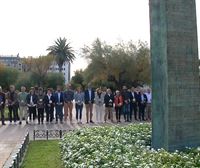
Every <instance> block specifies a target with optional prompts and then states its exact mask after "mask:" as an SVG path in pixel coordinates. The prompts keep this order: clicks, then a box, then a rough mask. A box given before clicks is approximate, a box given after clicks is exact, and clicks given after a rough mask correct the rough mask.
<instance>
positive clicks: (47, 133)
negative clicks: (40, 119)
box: [33, 130, 73, 141]
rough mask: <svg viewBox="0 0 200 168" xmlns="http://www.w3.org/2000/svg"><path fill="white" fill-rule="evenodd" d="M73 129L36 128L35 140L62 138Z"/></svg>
mask: <svg viewBox="0 0 200 168" xmlns="http://www.w3.org/2000/svg"><path fill="white" fill-rule="evenodd" d="M70 131H73V130H34V131H33V140H34V141H35V140H39V139H40V140H44V139H46V140H49V139H61V138H62V137H63V136H64V134H66V133H67V132H70Z"/></svg>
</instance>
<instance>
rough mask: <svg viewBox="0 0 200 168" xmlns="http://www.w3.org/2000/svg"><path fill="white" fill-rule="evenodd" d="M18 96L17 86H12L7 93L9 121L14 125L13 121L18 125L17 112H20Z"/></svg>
mask: <svg viewBox="0 0 200 168" xmlns="http://www.w3.org/2000/svg"><path fill="white" fill-rule="evenodd" d="M17 98H18V95H17V93H16V91H15V86H14V85H10V91H9V92H8V93H7V103H8V104H7V105H8V110H9V120H10V124H11V123H12V120H14V123H15V124H16V121H17V110H18V101H17Z"/></svg>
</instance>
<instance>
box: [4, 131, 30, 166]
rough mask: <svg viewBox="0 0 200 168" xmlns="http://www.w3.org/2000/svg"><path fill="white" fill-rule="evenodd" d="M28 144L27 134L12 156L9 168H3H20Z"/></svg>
mask: <svg viewBox="0 0 200 168" xmlns="http://www.w3.org/2000/svg"><path fill="white" fill-rule="evenodd" d="M28 144H29V133H27V134H26V135H25V137H24V139H23V141H22V143H21V145H20V146H19V148H18V149H17V151H16V153H15V154H14V156H12V160H11V163H10V164H9V166H4V167H5V168H20V165H21V163H22V161H23V158H24V154H25V152H26V149H27V146H28Z"/></svg>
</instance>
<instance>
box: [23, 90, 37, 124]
mask: <svg viewBox="0 0 200 168" xmlns="http://www.w3.org/2000/svg"><path fill="white" fill-rule="evenodd" d="M37 101H38V97H37V95H36V94H35V88H34V87H31V90H30V93H29V94H28V95H27V97H26V102H27V106H28V110H29V120H30V121H31V120H32V117H33V122H35V119H36V106H37Z"/></svg>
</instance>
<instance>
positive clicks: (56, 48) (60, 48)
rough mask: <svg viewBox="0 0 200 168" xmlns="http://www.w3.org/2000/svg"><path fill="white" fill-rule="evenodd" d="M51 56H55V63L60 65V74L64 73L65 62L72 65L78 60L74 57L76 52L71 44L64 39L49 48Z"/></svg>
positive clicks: (59, 39)
mask: <svg viewBox="0 0 200 168" xmlns="http://www.w3.org/2000/svg"><path fill="white" fill-rule="evenodd" d="M47 51H50V52H49V55H53V56H54V57H55V61H56V63H57V64H58V67H59V72H62V66H63V64H64V62H65V61H67V62H69V66H70V63H72V62H73V60H74V59H75V58H76V57H75V55H74V51H73V50H72V47H70V43H67V39H66V38H65V37H64V38H63V39H62V38H61V37H60V38H58V39H57V40H56V41H55V44H54V45H52V46H50V47H49V48H47Z"/></svg>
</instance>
